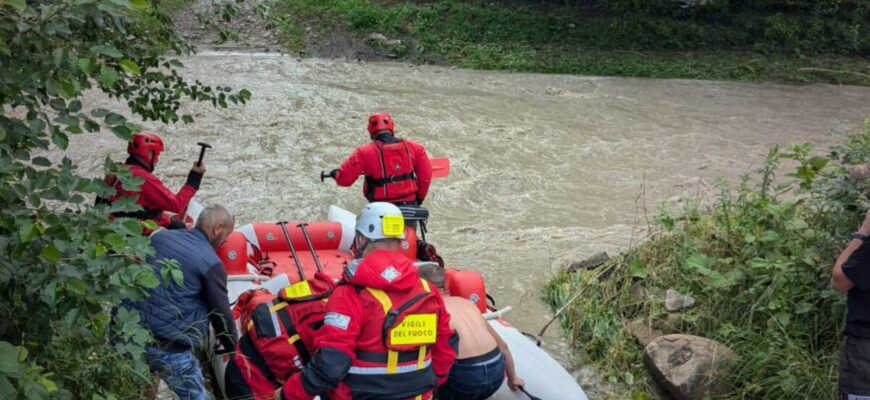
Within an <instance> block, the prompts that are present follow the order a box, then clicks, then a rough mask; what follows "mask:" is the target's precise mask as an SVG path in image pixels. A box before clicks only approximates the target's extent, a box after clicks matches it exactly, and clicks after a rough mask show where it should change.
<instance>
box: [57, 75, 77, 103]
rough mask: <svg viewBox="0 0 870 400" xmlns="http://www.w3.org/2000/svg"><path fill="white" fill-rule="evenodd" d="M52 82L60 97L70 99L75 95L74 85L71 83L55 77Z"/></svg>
mask: <svg viewBox="0 0 870 400" xmlns="http://www.w3.org/2000/svg"><path fill="white" fill-rule="evenodd" d="M52 84H53V85H54V90H55V91H56V92H57V94H59V95H60V96H61V97H63V98H66V99H71V98H73V97H75V96H76V87H75V86H74V85H73V84H71V83H68V82H65V81H60V80H56V79H55V80H52Z"/></svg>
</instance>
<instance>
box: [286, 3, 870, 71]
mask: <svg viewBox="0 0 870 400" xmlns="http://www.w3.org/2000/svg"><path fill="white" fill-rule="evenodd" d="M270 18H271V20H272V23H273V25H274V26H275V28H276V29H277V30H278V32H279V33H280V34H281V35H282V36H283V38H284V42H285V44H286V46H287V47H288V48H289V49H290V50H291V51H294V52H305V51H306V49H307V46H306V43H309V42H310V41H311V39H312V37H314V36H317V35H321V36H329V35H335V34H336V32H347V33H348V34H349V35H351V36H353V37H354V38H355V39H356V40H357V41H361V40H362V39H364V38H366V37H367V36H368V35H371V34H373V33H379V34H382V35H384V36H385V37H387V38H390V39H392V40H390V41H380V42H375V43H373V44H372V45H373V47H375V48H376V49H377V50H381V53H382V54H387V55H390V56H391V57H396V58H403V59H408V60H412V61H414V62H421V63H447V64H452V65H456V66H459V67H463V68H475V69H503V70H511V71H520V72H547V73H568V74H584V75H612V76H632V77H649V78H685V79H721V80H744V81H774V82H786V83H813V82H828V83H843V84H859V85H870V59H868V58H867V57H870V25H868V24H867V21H868V20H870V3H868V2H866V1H862V0H847V1H839V0H837V1H835V0H825V1H811V0H798V1H785V0H771V1H762V2H759V1H718V0H715V1H688V0H687V1H670V0H662V1H649V2H636V1H629V0H613V1H603V0H602V1H594V0H592V1H590V0H585V1H571V0H569V1H545V0H541V1H483V0H473V1H460V0H435V1H375V0H324V1H317V2H311V1H305V0H277V2H276V5H275V6H274V8H273V9H272V10H271V12H270Z"/></svg>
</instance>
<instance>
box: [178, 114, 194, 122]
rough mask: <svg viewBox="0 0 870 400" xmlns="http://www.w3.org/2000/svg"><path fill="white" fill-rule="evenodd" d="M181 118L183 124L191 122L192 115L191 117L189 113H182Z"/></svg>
mask: <svg viewBox="0 0 870 400" xmlns="http://www.w3.org/2000/svg"><path fill="white" fill-rule="evenodd" d="M181 120H182V121H184V123H185V124H190V123H193V117H191V116H190V115H187V114H185V115H182V116H181Z"/></svg>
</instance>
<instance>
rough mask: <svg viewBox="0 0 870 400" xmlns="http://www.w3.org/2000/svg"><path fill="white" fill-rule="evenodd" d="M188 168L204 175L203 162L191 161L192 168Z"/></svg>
mask: <svg viewBox="0 0 870 400" xmlns="http://www.w3.org/2000/svg"><path fill="white" fill-rule="evenodd" d="M190 170H191V171H193V172H196V173H197V174H200V175H205V164H200V165H196V163H193V168H191V169H190Z"/></svg>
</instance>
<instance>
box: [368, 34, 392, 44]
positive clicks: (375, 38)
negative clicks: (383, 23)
mask: <svg viewBox="0 0 870 400" xmlns="http://www.w3.org/2000/svg"><path fill="white" fill-rule="evenodd" d="M364 40H365V41H366V43H375V42H380V43H385V42H386V41H387V37H386V36H384V35H382V34H380V33H372V34H371V35H368V36H366V38H365V39H364Z"/></svg>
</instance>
